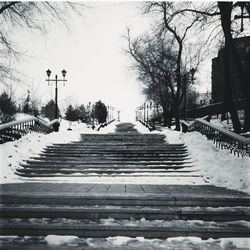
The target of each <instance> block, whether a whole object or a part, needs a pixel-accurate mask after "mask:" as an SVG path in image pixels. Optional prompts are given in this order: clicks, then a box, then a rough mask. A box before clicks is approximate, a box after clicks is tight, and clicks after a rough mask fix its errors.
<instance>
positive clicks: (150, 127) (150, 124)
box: [137, 119, 156, 132]
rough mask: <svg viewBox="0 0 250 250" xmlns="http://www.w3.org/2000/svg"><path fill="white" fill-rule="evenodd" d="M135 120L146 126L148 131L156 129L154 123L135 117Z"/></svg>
mask: <svg viewBox="0 0 250 250" xmlns="http://www.w3.org/2000/svg"><path fill="white" fill-rule="evenodd" d="M137 121H138V122H140V123H141V124H142V125H143V126H145V127H146V128H148V130H149V131H150V132H151V131H154V130H156V128H155V125H154V124H153V123H149V122H144V121H141V120H140V119H137Z"/></svg>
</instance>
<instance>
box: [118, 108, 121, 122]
mask: <svg viewBox="0 0 250 250" xmlns="http://www.w3.org/2000/svg"><path fill="white" fill-rule="evenodd" d="M120 112H121V111H120V110H117V121H118V122H120Z"/></svg>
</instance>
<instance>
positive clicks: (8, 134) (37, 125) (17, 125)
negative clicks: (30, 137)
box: [0, 117, 58, 144]
mask: <svg viewBox="0 0 250 250" xmlns="http://www.w3.org/2000/svg"><path fill="white" fill-rule="evenodd" d="M55 123H58V120H57V119H56V120H53V121H51V122H49V123H47V122H46V121H44V120H43V119H41V118H38V117H31V118H24V119H22V120H19V121H12V122H8V123H4V124H1V125H0V144H2V143H5V142H7V141H13V140H17V139H20V138H21V137H22V136H23V135H25V134H27V133H30V132H32V131H35V132H38V133H44V134H48V133H50V132H52V131H54V128H53V125H54V124H55Z"/></svg>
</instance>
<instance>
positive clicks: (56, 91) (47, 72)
mask: <svg viewBox="0 0 250 250" xmlns="http://www.w3.org/2000/svg"><path fill="white" fill-rule="evenodd" d="M66 73H67V71H66V70H65V69H63V70H62V76H63V79H58V76H57V75H56V76H55V79H50V75H51V70H50V69H48V70H47V71H46V74H47V76H48V79H47V80H46V81H47V82H48V85H49V83H50V82H55V83H56V84H55V119H57V118H58V105H57V99H58V87H57V82H63V84H64V85H65V82H66V81H67V80H66V79H65V76H66Z"/></svg>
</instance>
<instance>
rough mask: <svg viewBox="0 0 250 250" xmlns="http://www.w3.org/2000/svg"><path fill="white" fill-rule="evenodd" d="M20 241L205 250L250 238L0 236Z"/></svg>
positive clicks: (248, 242)
mask: <svg viewBox="0 0 250 250" xmlns="http://www.w3.org/2000/svg"><path fill="white" fill-rule="evenodd" d="M1 242H2V243H4V242H5V243H8V242H11V243H17V244H18V245H21V246H29V245H32V243H33V244H34V243H35V244H36V246H43V247H44V249H45V248H46V246H50V247H59V246H63V247H68V248H69V249H74V248H75V247H82V249H84V248H85V247H92V248H93V249H108V250H109V249H124V248H126V249H142V248H145V249H148V250H150V249H152V250H155V249H181V250H182V249H185V250H193V249H202V250H248V249H249V246H250V239H247V238H220V239H216V240H215V239H208V240H202V239H201V238H199V237H171V238H168V239H145V238H144V237H136V238H130V237H125V236H116V237H108V238H79V237H77V236H73V235H47V236H46V237H44V236H39V237H34V236H33V237H30V236H24V237H18V236H4V237H0V243H1Z"/></svg>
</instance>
